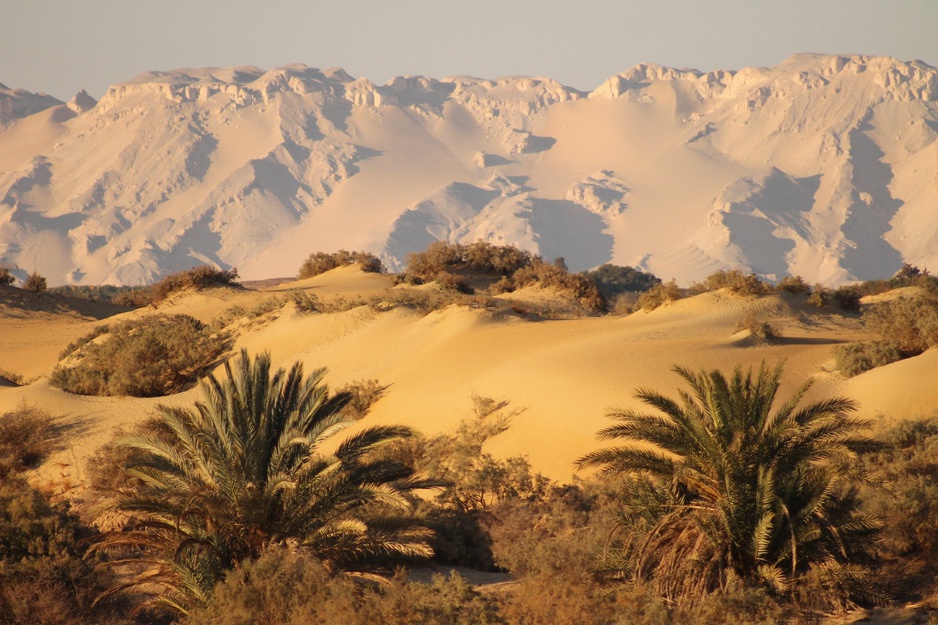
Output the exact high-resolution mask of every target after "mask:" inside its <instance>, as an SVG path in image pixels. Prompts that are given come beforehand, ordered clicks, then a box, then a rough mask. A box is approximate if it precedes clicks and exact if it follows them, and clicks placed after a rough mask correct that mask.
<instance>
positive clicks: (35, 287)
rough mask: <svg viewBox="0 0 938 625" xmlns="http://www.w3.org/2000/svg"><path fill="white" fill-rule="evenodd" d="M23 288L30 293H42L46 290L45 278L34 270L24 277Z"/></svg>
mask: <svg viewBox="0 0 938 625" xmlns="http://www.w3.org/2000/svg"><path fill="white" fill-rule="evenodd" d="M23 288H24V289H26V290H27V291H30V292H31V293H42V292H43V291H45V290H46V279H45V278H43V277H42V276H40V275H39V273H38V272H36V271H34V272H32V273H31V274H29V276H28V277H27V278H26V283H25V284H24V285H23Z"/></svg>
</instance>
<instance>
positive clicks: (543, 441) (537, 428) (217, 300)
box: [0, 268, 938, 483]
mask: <svg viewBox="0 0 938 625" xmlns="http://www.w3.org/2000/svg"><path fill="white" fill-rule="evenodd" d="M387 281H388V278H387V277H386V276H378V275H374V274H363V273H361V272H360V271H359V270H357V269H350V268H346V269H341V270H335V271H332V272H328V273H326V274H323V275H322V276H318V277H316V278H313V279H310V280H307V281H303V282H302V283H293V284H289V285H281V286H278V287H273V289H270V290H259V291H251V290H241V291H237V290H230V289H222V290H208V291H203V292H201V293H189V294H177V295H175V296H173V297H172V298H171V299H170V300H169V301H168V302H166V303H165V304H163V305H161V306H160V308H159V309H158V310H160V311H164V312H174V313H185V314H192V315H194V316H197V317H199V318H200V319H203V320H205V321H209V320H210V319H212V318H214V317H217V316H220V315H223V314H224V313H225V311H226V310H229V309H230V308H231V307H232V306H240V307H242V308H245V309H248V308H250V307H251V306H254V305H256V304H257V303H260V302H263V301H266V300H268V299H270V298H272V297H282V296H283V293H284V290H285V289H289V288H297V289H301V290H305V291H306V292H308V293H314V294H316V295H317V296H319V297H320V298H321V299H323V300H330V299H332V298H334V297H336V296H338V295H340V294H341V295H343V296H348V295H349V294H350V293H358V292H360V293H361V294H363V295H367V294H368V293H372V294H373V293H376V292H380V289H383V288H385V286H386V284H387ZM151 312H153V310H152V309H143V310H139V311H133V312H130V313H124V315H125V316H133V315H141V314H150V313H151ZM747 314H757V315H759V316H760V318H765V319H767V320H770V321H771V322H773V323H774V324H776V325H777V326H778V327H779V328H780V330H781V333H782V335H783V339H782V340H781V341H780V342H779V343H777V344H772V345H765V344H760V343H758V342H757V341H754V340H753V339H752V338H751V337H748V335H747V333H746V332H745V331H743V332H738V331H737V324H738V323H739V321H740V320H741V319H742V318H743V317H744V316H746V315H747ZM22 323H26V321H25V320H18V319H12V318H10V317H3V318H0V368H2V369H7V370H10V371H12V372H13V373H19V374H22V375H27V376H29V375H46V374H47V373H48V371H50V370H51V368H52V367H53V366H54V364H55V361H56V354H57V353H58V351H59V350H60V349H61V348H62V347H64V346H65V344H67V342H69V341H70V340H73V339H74V338H75V337H76V336H78V335H80V334H82V333H83V331H85V330H88V329H90V328H91V327H92V326H93V325H94V324H95V323H98V322H97V321H95V320H94V319H90V318H89V319H85V320H81V319H75V318H73V317H67V316H59V317H50V318H46V319H43V320H31V321H30V323H33V324H34V325H32V326H28V327H27V326H21V325H17V324H22ZM233 327H236V328H237V331H238V333H239V334H238V336H237V340H236V343H235V346H234V349H240V348H242V347H244V348H247V349H248V350H249V351H251V352H254V353H256V352H260V351H269V352H271V354H272V356H273V358H274V360H275V362H276V363H278V364H281V365H287V364H290V363H292V362H293V361H295V360H301V361H302V362H304V363H305V364H306V365H307V366H309V367H318V366H326V367H328V368H329V376H328V381H329V383H330V384H332V385H334V386H335V385H342V384H345V383H348V382H352V381H356V380H362V379H377V380H379V381H380V382H381V383H383V384H387V385H389V389H388V391H387V393H386V394H385V396H384V397H383V398H382V399H380V400H379V401H378V402H377V404H376V405H375V406H374V408H373V411H372V413H371V415H370V416H369V417H368V418H367V419H366V422H367V423H406V424H409V425H412V426H414V427H416V428H417V429H419V430H420V431H422V432H425V433H427V434H434V433H437V432H441V431H446V430H449V429H451V428H452V426H453V425H454V424H456V423H458V422H459V420H461V419H463V418H466V417H467V416H469V415H470V411H471V396H472V394H474V393H475V394H479V395H482V396H486V397H492V398H496V399H499V400H506V401H508V402H510V405H511V407H513V408H523V409H524V411H523V412H522V413H521V414H520V415H518V416H517V417H516V418H515V419H514V422H513V424H512V427H511V429H510V430H509V431H508V432H506V433H504V434H502V435H500V436H499V437H497V438H496V439H494V440H493V441H491V450H492V451H493V452H494V453H496V454H498V455H502V456H507V455H515V454H523V455H526V456H527V457H528V458H529V459H530V460H531V462H532V463H533V464H534V466H535V467H536V468H537V469H539V470H541V471H544V472H545V473H547V474H548V475H550V476H551V477H554V478H556V479H560V480H568V479H570V478H571V476H572V475H573V464H572V463H573V461H574V460H575V459H576V458H577V457H578V456H580V455H581V454H583V453H585V452H587V451H589V450H591V449H595V448H596V446H597V445H598V443H597V441H596V440H595V439H594V433H595V432H596V431H597V430H598V429H600V428H601V427H603V426H605V425H606V420H605V417H604V414H605V411H606V410H607V409H608V408H609V407H611V406H632V405H634V400H633V399H632V394H633V392H634V390H635V389H636V388H638V387H648V388H653V389H657V390H660V391H662V392H665V393H669V394H674V392H675V389H676V388H677V387H678V386H679V385H680V382H679V379H678V377H677V376H676V375H675V374H674V373H672V372H671V367H672V366H674V365H683V366H688V367H694V368H695V367H708V368H709V367H719V368H721V369H724V370H725V371H727V372H728V371H729V370H731V368H732V367H733V366H735V365H736V364H737V363H739V364H742V365H743V366H752V365H758V363H760V362H761V361H763V360H766V361H767V362H769V363H774V362H776V361H778V360H780V359H786V360H787V366H786V383H785V388H784V390H783V392H784V393H785V394H787V393H790V392H792V391H793V390H794V388H795V387H796V386H797V385H799V384H801V383H802V382H803V381H805V380H808V379H814V380H815V382H816V383H815V386H814V388H813V389H812V391H811V394H810V397H813V398H819V397H826V396H829V395H830V394H846V395H848V396H851V397H854V398H856V399H858V400H859V401H860V402H861V407H862V414H864V415H867V416H870V417H875V418H889V419H896V418H916V417H919V416H922V415H930V414H931V413H932V412H933V407H934V406H936V405H938V390H936V389H935V387H934V385H932V384H929V383H928V382H929V380H930V379H931V376H932V372H933V371H934V365H935V362H934V361H935V358H936V355H935V353H933V352H928V353H926V354H924V355H922V356H920V357H917V358H913V359H910V360H907V361H903V362H900V363H896V364H894V365H890V366H888V367H884V368H882V369H877V370H874V371H871V372H868V373H866V374H863V375H861V376H858V377H857V378H854V379H852V380H849V381H845V380H843V378H842V377H841V376H840V374H839V373H836V372H834V371H832V369H833V358H832V348H833V346H834V345H835V344H837V343H840V342H844V341H849V340H856V339H859V338H863V337H864V334H863V331H862V329H861V327H860V325H859V320H858V317H857V316H856V315H842V314H838V313H833V312H831V311H821V312H819V311H817V310H816V309H813V308H811V307H808V306H806V305H805V304H804V303H803V300H801V299H800V298H799V297H796V296H789V295H777V296H769V297H764V298H758V299H750V298H744V297H740V296H736V295H732V294H729V293H726V292H723V291H720V292H715V293H707V294H703V295H699V296H696V297H693V298H690V299H687V300H682V301H679V302H676V303H672V304H669V305H666V306H664V307H662V308H659V309H657V310H654V311H652V312H648V313H646V312H639V313H636V314H633V315H630V316H627V317H592V318H580V319H565V320H553V321H546V320H545V321H530V320H526V319H524V318H522V317H519V316H518V315H516V314H515V313H513V312H512V311H511V310H510V309H496V310H480V309H471V308H467V307H459V306H453V307H450V308H447V309H444V310H439V311H435V312H432V313H430V314H427V315H422V314H420V313H418V312H416V311H414V310H411V309H408V308H401V307H397V308H392V309H390V310H381V309H377V310H376V309H374V308H372V307H371V306H361V307H358V308H353V309H351V310H347V311H345V312H338V313H330V314H322V313H301V312H298V311H297V310H296V309H295V307H294V306H293V304H292V303H287V304H285V305H284V306H282V307H281V308H278V309H276V310H274V311H272V312H269V313H267V314H265V315H262V316H260V317H257V318H254V319H250V320H247V319H245V320H244V321H243V322H241V323H240V325H238V324H236V325H235V326H233ZM197 397H198V390H191V391H187V392H184V393H181V394H178V395H175V396H172V397H169V398H163V399H132V398H92V397H80V396H74V395H69V394H67V393H64V392H62V391H59V390H58V389H55V388H52V387H50V386H49V385H48V382H47V380H46V379H45V378H40V379H39V380H37V381H35V382H33V383H32V384H29V385H28V386H23V387H15V386H9V385H0V412H3V411H7V410H10V409H13V408H15V407H16V406H17V405H19V404H20V403H21V402H26V403H27V404H30V405H38V406H40V407H43V408H46V409H48V410H49V411H51V412H52V413H53V414H55V415H60V416H61V417H62V418H64V419H66V420H68V422H69V423H71V424H73V426H74V427H73V428H72V430H71V433H70V434H69V440H68V446H67V448H66V449H65V450H63V451H62V452H61V453H59V454H58V455H57V456H56V457H55V458H54V459H53V461H52V462H50V463H48V465H47V467H48V468H47V469H45V471H46V477H48V478H49V479H52V477H54V478H56V479H64V478H67V479H68V480H69V481H70V483H76V482H78V481H80V479H81V473H82V465H83V463H84V461H85V459H86V458H87V457H88V456H89V455H90V454H91V453H93V452H94V450H95V449H96V448H97V447H98V446H100V445H101V444H103V443H104V442H105V441H106V440H107V439H108V438H109V436H111V433H112V432H113V430H114V429H115V428H118V427H122V426H123V427H129V426H131V425H132V424H133V423H136V422H138V421H139V420H141V419H143V418H145V417H146V415H147V414H148V413H149V412H150V411H152V410H153V408H154V407H155V406H156V405H157V404H159V403H178V404H188V403H191V402H192V401H194V400H195V399H196V398H197ZM880 415H882V416H880ZM49 472H52V473H55V475H54V476H49V475H48V474H49ZM63 476H64V478H63Z"/></svg>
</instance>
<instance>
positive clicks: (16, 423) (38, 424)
mask: <svg viewBox="0 0 938 625" xmlns="http://www.w3.org/2000/svg"><path fill="white" fill-rule="evenodd" d="M56 438H57V433H56V428H55V426H54V425H53V423H52V416H51V415H50V414H49V413H48V412H46V411H45V410H41V409H39V408H32V407H27V406H25V405H24V406H20V407H19V408H17V409H16V410H14V411H13V412H8V413H6V414H4V415H0V480H2V479H4V478H5V477H6V476H8V475H12V474H16V473H19V472H21V471H24V470H26V469H32V468H33V467H36V466H37V465H39V464H41V463H42V461H43V460H44V459H45V457H46V456H48V455H49V454H50V453H51V452H52V449H53V447H54V444H55V440H56Z"/></svg>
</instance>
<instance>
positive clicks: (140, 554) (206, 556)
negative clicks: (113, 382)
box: [98, 351, 431, 613]
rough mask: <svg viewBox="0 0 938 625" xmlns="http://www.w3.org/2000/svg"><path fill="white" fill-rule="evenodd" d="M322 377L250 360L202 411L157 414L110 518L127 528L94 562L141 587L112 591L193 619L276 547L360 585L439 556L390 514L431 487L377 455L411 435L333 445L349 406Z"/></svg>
mask: <svg viewBox="0 0 938 625" xmlns="http://www.w3.org/2000/svg"><path fill="white" fill-rule="evenodd" d="M324 373H325V371H324V370H323V369H318V370H316V371H314V372H312V373H311V374H310V375H309V376H304V374H303V366H302V364H300V363H296V364H294V365H293V366H292V367H291V368H290V370H289V371H287V370H284V369H278V370H276V371H273V370H272V368H271V362H270V357H269V355H268V354H262V355H260V356H258V357H257V358H255V359H253V360H252V359H251V357H250V356H249V355H248V354H247V352H245V351H242V352H241V354H240V356H239V357H238V358H237V359H236V360H235V361H234V364H233V366H232V364H231V363H230V362H229V363H226V364H225V372H224V376H223V377H221V378H216V377H215V376H210V377H209V378H208V379H207V380H206V381H204V382H203V383H202V394H203V400H202V401H199V402H196V404H195V406H194V408H180V407H169V406H160V408H159V428H160V429H159V431H158V433H157V434H137V435H134V436H130V437H128V438H126V439H124V440H123V441H122V442H121V445H122V446H124V447H127V448H130V449H131V450H132V451H133V457H134V458H135V460H134V461H133V463H132V466H131V467H130V468H129V471H128V473H129V475H130V476H131V477H133V478H136V480H135V481H134V483H133V485H132V486H126V487H123V488H120V489H118V490H117V492H115V493H113V498H112V500H111V507H112V508H113V509H114V510H116V511H118V512H120V513H123V514H124V515H126V516H127V517H128V518H129V523H128V525H127V527H126V528H124V529H123V530H122V531H114V532H110V533H108V534H106V535H105V536H104V538H103V540H102V541H101V543H100V544H99V546H98V548H99V549H102V550H104V551H107V552H109V553H111V554H112V555H113V556H115V558H114V560H113V562H114V563H115V564H116V565H118V566H121V565H135V567H136V569H135V570H137V571H139V573H138V574H137V575H136V576H135V577H133V579H131V580H130V581H129V582H128V583H126V584H124V585H123V586H122V587H121V588H118V589H115V591H116V590H122V589H128V588H130V589H135V590H138V591H143V592H149V593H150V594H152V599H151V600H150V601H148V603H147V605H151V606H152V605H155V606H158V607H163V608H169V609H171V610H174V611H178V612H182V613H185V612H187V610H188V608H189V607H190V606H191V605H198V604H204V603H206V602H207V600H208V598H209V596H210V594H211V591H212V589H213V588H214V586H215V584H216V583H217V582H218V581H220V580H221V579H222V577H223V576H224V574H225V572H226V571H227V570H228V569H230V568H232V567H233V566H234V565H235V564H236V563H237V562H240V561H242V560H245V559H254V558H257V557H258V556H259V555H260V554H261V553H262V552H263V550H264V549H265V548H267V547H268V546H271V545H275V544H280V545H287V546H289V547H291V548H295V549H297V550H303V551H306V552H308V553H311V554H313V555H315V556H317V557H318V558H319V559H321V560H322V561H323V563H324V564H325V565H326V566H327V567H331V568H332V569H334V570H344V571H353V572H359V573H362V574H374V573H376V572H381V571H383V570H384V569H385V568H386V567H387V566H388V564H389V563H390V562H392V561H395V560H400V559H408V558H424V557H427V556H429V555H431V549H430V547H429V545H428V542H427V541H428V539H429V531H428V530H427V529H425V528H423V527H421V526H419V525H416V524H415V523H413V522H411V521H410V520H409V519H408V518H407V516H406V514H401V513H399V512H394V510H395V509H396V510H399V511H403V510H405V509H406V508H408V506H409V504H410V499H409V498H408V493H409V492H410V491H412V490H414V489H416V488H421V487H424V486H426V484H425V483H424V482H423V481H421V480H420V479H418V478H416V477H415V476H414V472H413V470H412V469H411V468H410V467H407V466H405V465H403V464H400V463H397V462H393V461H389V460H381V459H375V458H374V455H369V452H372V451H373V450H375V449H376V448H378V447H380V446H382V445H384V444H386V443H388V442H391V441H394V440H398V439H401V438H407V437H410V436H412V435H413V433H412V431H411V430H409V429H407V428H405V427H401V426H380V427H369V428H365V429H361V430H359V431H358V432H357V433H355V434H354V435H352V436H350V437H348V438H347V439H346V440H344V441H342V442H341V443H333V442H332V440H331V439H332V437H334V436H335V435H336V434H337V433H339V432H340V431H342V430H343V429H345V428H347V427H348V426H350V425H351V424H352V423H353V420H352V419H350V418H349V417H346V416H344V415H343V414H342V412H341V409H342V407H343V406H344V405H345V404H346V403H347V402H348V401H349V399H350V396H349V395H348V394H346V393H340V394H330V393H329V390H328V388H327V387H326V386H325V385H324V384H323V383H322V379H323V375H324Z"/></svg>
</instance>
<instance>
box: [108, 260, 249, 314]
mask: <svg viewBox="0 0 938 625" xmlns="http://www.w3.org/2000/svg"><path fill="white" fill-rule="evenodd" d="M237 280H238V270H237V269H219V268H217V267H213V266H211V265H201V266H199V267H194V268H193V269H188V270H186V271H180V272H178V273H174V274H170V275H168V276H166V277H165V278H163V279H162V280H160V281H159V282H157V283H156V284H154V285H152V286H149V287H145V288H133V289H130V290H127V291H125V292H122V293H118V294H117V295H115V296H114V299H113V302H114V303H115V304H117V305H118V306H129V307H133V308H141V307H143V306H155V305H156V304H159V303H160V302H162V301H163V300H165V299H166V298H167V297H169V296H170V295H171V294H173V293H175V292H178V291H182V290H185V289H193V290H196V291H201V290H202V289H207V288H209V287H214V286H233V285H235V284H237Z"/></svg>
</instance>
